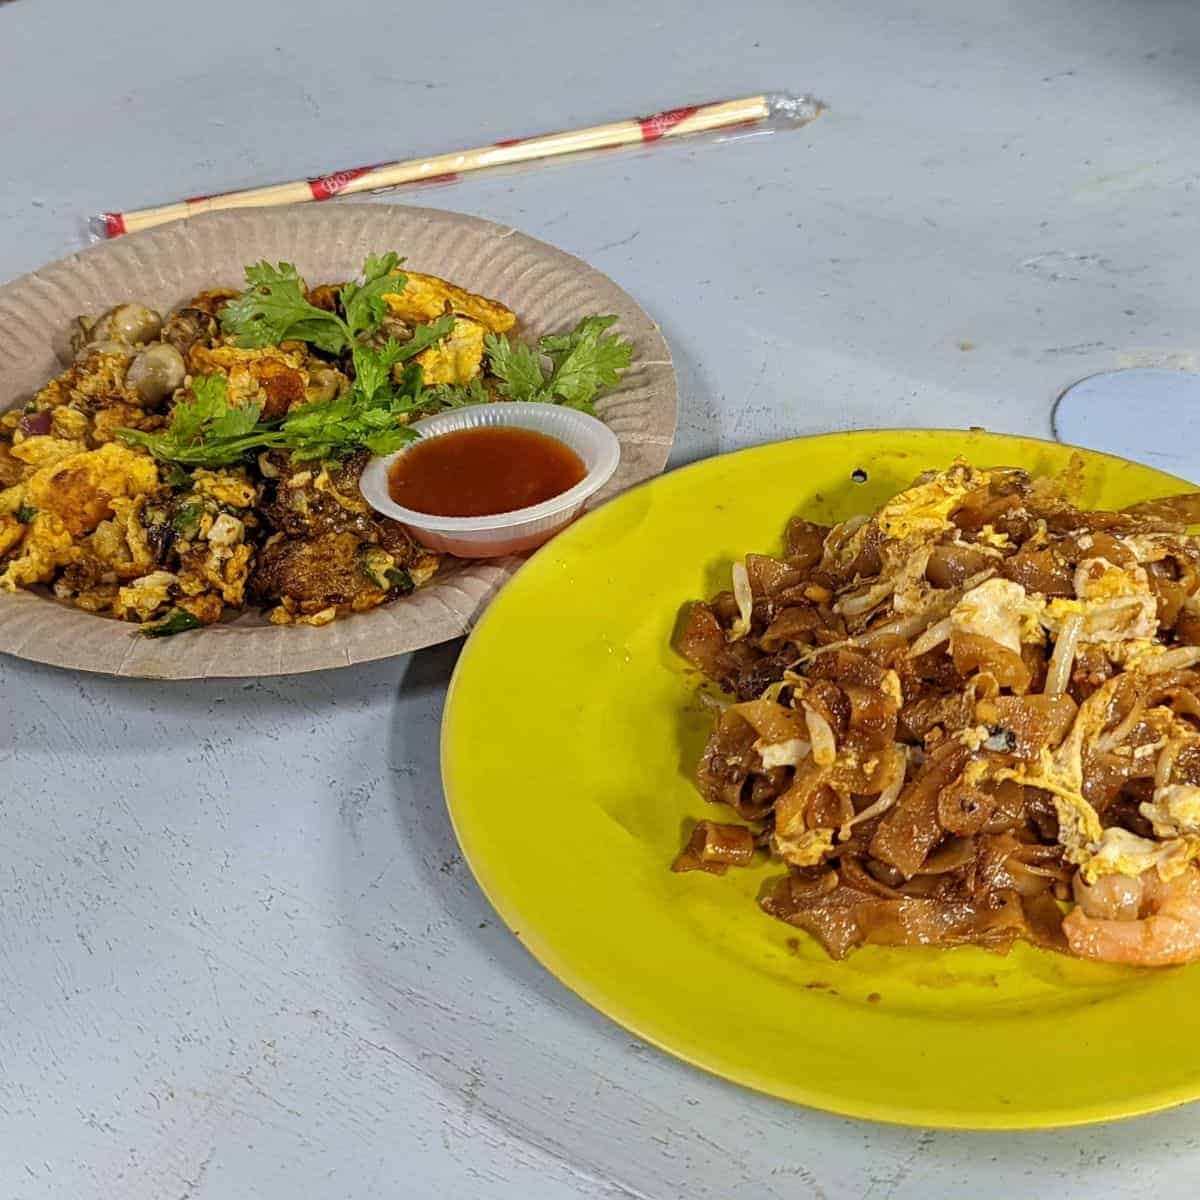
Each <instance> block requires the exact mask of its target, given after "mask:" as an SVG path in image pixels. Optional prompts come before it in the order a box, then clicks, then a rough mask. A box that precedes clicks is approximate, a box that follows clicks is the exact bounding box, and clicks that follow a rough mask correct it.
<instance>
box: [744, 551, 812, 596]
mask: <svg viewBox="0 0 1200 1200" xmlns="http://www.w3.org/2000/svg"><path fill="white" fill-rule="evenodd" d="M746 574H747V575H748V576H749V577H750V591H751V593H752V594H753V595H754V597H755V599H757V598H758V597H760V596H766V597H768V598H770V597H772V596H775V595H776V594H778V593H779V592H780V591H782V590H783V589H784V588H789V587H794V586H795V585H796V584H798V583H801V582H803V580H804V572H803V571H802V570H800V569H799V568H798V567H797V566H796V565H795V564H794V563H789V562H785V561H783V560H782V559H779V558H770V557H768V556H767V555H765V554H747V555H746Z"/></svg>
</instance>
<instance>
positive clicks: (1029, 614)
mask: <svg viewBox="0 0 1200 1200" xmlns="http://www.w3.org/2000/svg"><path fill="white" fill-rule="evenodd" d="M1040 612H1041V603H1040V602H1039V601H1037V600H1036V599H1033V598H1031V597H1029V596H1027V595H1026V593H1025V589H1024V588H1023V587H1022V586H1021V585H1020V584H1019V583H1013V582H1012V581H1011V580H1009V579H988V580H985V581H984V582H983V583H981V584H979V586H978V587H973V588H972V589H971V590H970V591H969V592H967V593H966V594H965V595H964V596H963V597H962V599H961V600H959V602H958V603H957V604H956V605H955V606H954V607H953V608H952V609H951V610H950V626H951V628H952V629H953V631H954V632H955V633H962V634H974V635H975V636H976V637H983V638H988V639H990V640H991V641H993V642H996V643H997V644H999V645H1001V646H1004V647H1005V648H1006V649H1008V650H1011V651H1012V652H1013V653H1014V654H1020V653H1021V643H1022V642H1041V641H1042V640H1043V637H1042V631H1041V627H1040V626H1039V624H1038V615H1039V613H1040Z"/></svg>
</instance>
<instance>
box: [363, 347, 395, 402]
mask: <svg viewBox="0 0 1200 1200" xmlns="http://www.w3.org/2000/svg"><path fill="white" fill-rule="evenodd" d="M403 358H404V346H402V345H401V344H400V343H399V342H398V341H396V339H395V338H388V340H387V342H386V343H384V345H383V346H382V348H380V349H379V350H373V349H372V348H371V347H370V346H364V345H361V344H360V345H357V346H355V347H354V386H355V389H356V390H357V391H359V392H361V393H362V395H363V396H364V397H366V398H367V399H368V400H369V399H371V398H372V397H373V396H375V395H376V393H378V392H381V391H383V390H384V389H386V388H390V387H391V384H392V367H393V366H394V365H395V364H396V363H398V362H401V361H403Z"/></svg>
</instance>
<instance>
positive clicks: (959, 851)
mask: <svg viewBox="0 0 1200 1200" xmlns="http://www.w3.org/2000/svg"><path fill="white" fill-rule="evenodd" d="M974 861H975V840H974V839H973V838H970V837H950V838H947V839H946V840H945V841H944V842H943V843H942V844H941V845H940V846H939V847H938V848H937V849H936V850H935V851H934V852H933V853H932V854H930V855H929V857H928V858H926V859H925V861H924V862H923V863H922V864H921V870H920V871H919V872H918V873H919V874H921V875H947V874H949V873H950V872H951V871H957V870H958V869H959V868H960V867H965V866H966V865H967V864H968V863H971V862H974Z"/></svg>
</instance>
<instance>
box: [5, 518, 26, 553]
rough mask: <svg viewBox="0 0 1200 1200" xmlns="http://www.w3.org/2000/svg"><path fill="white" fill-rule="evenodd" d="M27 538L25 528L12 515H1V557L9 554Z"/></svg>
mask: <svg viewBox="0 0 1200 1200" xmlns="http://www.w3.org/2000/svg"><path fill="white" fill-rule="evenodd" d="M24 536H25V526H24V525H23V524H22V523H21V522H20V521H18V520H17V518H16V517H14V516H12V515H11V514H10V513H2V514H0V555H3V554H7V553H8V552H9V551H10V550H11V549H12V548H13V547H14V546H15V545H16V544H17V543H18V542H19V541H20V540H21V539H22V538H23V537H24Z"/></svg>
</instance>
